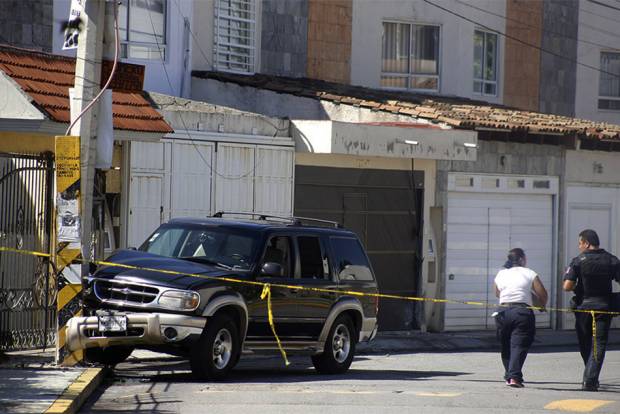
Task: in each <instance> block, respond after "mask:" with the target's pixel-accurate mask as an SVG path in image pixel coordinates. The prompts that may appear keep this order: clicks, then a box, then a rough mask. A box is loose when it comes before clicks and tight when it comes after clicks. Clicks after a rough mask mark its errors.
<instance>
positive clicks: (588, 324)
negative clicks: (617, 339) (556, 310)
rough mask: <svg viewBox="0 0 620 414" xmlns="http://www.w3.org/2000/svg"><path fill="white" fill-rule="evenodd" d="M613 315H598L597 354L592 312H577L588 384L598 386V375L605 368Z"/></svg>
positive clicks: (585, 380) (577, 326) (580, 349)
mask: <svg viewBox="0 0 620 414" xmlns="http://www.w3.org/2000/svg"><path fill="white" fill-rule="evenodd" d="M610 325H611V315H599V314H597V315H596V355H595V354H594V349H593V346H592V343H593V341H592V315H591V314H590V313H583V312H576V313H575V329H576V330H577V338H578V339H579V351H580V352H581V358H582V359H583V364H584V365H585V369H584V370H583V382H584V383H586V384H587V385H595V386H598V376H599V374H600V373H601V368H603V361H604V360H605V350H606V349H607V338H609V327H610Z"/></svg>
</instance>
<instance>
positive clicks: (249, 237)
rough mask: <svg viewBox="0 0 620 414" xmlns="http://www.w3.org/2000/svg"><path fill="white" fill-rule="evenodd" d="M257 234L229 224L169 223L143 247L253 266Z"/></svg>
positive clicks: (200, 259)
mask: <svg viewBox="0 0 620 414" xmlns="http://www.w3.org/2000/svg"><path fill="white" fill-rule="evenodd" d="M257 245H258V236H257V235H256V234H254V233H252V232H250V231H247V230H246V231H243V232H241V231H235V230H234V229H230V228H222V227H215V226H198V225H182V224H166V225H163V226H161V227H160V228H158V229H157V230H156V231H155V233H153V234H152V235H151V237H150V238H149V239H148V240H147V241H145V242H144V243H143V244H142V246H140V249H139V250H141V251H144V252H148V253H153V254H157V255H160V256H168V257H176V258H179V259H186V260H192V261H196V262H203V263H208V264H214V265H219V266H221V267H226V268H231V269H235V270H250V268H251V267H252V262H253V259H254V257H255V253H256V248H257Z"/></svg>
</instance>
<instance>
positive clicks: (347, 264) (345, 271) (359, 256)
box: [329, 237, 374, 281]
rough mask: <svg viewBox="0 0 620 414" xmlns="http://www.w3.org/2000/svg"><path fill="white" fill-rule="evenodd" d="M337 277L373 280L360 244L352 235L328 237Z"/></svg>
mask: <svg viewBox="0 0 620 414" xmlns="http://www.w3.org/2000/svg"><path fill="white" fill-rule="evenodd" d="M329 239H330V242H331V245H332V250H333V252H334V256H335V259H334V260H335V262H336V263H335V267H336V273H337V274H338V279H339V280H341V281H345V280H362V281H371V280H374V278H373V276H372V271H371V270H370V264H369V263H368V259H367V258H366V254H364V250H363V249H362V245H361V244H360V242H359V241H358V240H357V239H355V238H353V237H330V238H329Z"/></svg>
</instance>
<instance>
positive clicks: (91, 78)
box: [55, 0, 106, 366]
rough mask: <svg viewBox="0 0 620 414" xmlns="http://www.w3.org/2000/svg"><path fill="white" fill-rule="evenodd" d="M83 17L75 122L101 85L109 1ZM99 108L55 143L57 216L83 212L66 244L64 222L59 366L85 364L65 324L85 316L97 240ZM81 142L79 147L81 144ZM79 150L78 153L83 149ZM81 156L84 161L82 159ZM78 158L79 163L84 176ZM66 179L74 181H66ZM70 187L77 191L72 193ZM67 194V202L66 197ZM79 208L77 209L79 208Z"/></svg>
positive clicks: (90, 6)
mask: <svg viewBox="0 0 620 414" xmlns="http://www.w3.org/2000/svg"><path fill="white" fill-rule="evenodd" d="M82 4H83V12H82V14H81V15H80V18H81V20H82V24H83V26H82V28H81V32H80V34H79V40H78V49H77V59H76V64H75V84H74V90H73V102H71V104H72V105H71V106H72V111H71V121H72V122H73V121H75V119H76V118H77V116H78V115H79V114H80V113H81V112H82V111H83V110H84V108H86V107H87V106H88V104H89V103H91V102H92V100H93V99H94V98H95V97H96V96H97V94H98V93H99V91H100V84H101V59H102V53H103V34H104V25H105V10H106V1H105V0H83V2H82ZM98 107H99V105H98V103H95V104H94V105H93V106H92V108H90V109H89V110H88V111H87V112H85V113H84V114H83V115H82V116H81V117H80V118H79V120H77V122H75V124H74V125H73V127H72V128H71V131H70V134H71V136H69V137H57V138H56V167H57V168H56V170H57V178H56V181H57V185H58V184H62V188H60V187H59V188H58V191H59V193H58V194H57V214H62V213H63V212H62V211H61V207H60V205H61V204H65V205H67V206H70V205H72V204H71V203H73V204H77V206H79V224H80V232H79V234H75V235H73V234H72V235H71V237H70V238H69V239H67V240H68V241H65V242H63V239H62V236H63V234H62V233H63V231H62V230H64V229H63V226H64V225H67V227H69V224H72V223H65V222H64V218H63V217H60V221H59V223H60V224H58V232H57V234H58V235H57V243H58V245H57V247H56V249H55V252H56V255H55V259H56V263H57V268H58V269H59V276H58V307H57V309H58V335H57V353H56V362H57V363H58V364H60V365H64V366H71V365H75V364H76V363H79V362H80V361H81V360H82V359H83V354H82V352H81V351H77V352H73V353H72V352H69V351H68V349H67V348H66V346H65V345H66V343H65V342H66V335H65V330H66V323H67V321H68V320H69V318H71V317H72V316H76V315H79V314H81V312H82V311H81V305H80V299H81V296H82V278H83V277H84V276H88V271H89V265H88V260H89V259H90V247H91V237H92V228H91V223H92V211H93V192H94V183H95V162H96V148H97V146H96V141H95V140H96V133H97V112H98ZM78 139H79V143H78V142H77V140H78ZM78 148H79V149H78ZM78 153H79V156H78ZM77 158H79V173H78V171H77V170H78V165H77ZM67 177H70V178H69V179H67ZM71 182H73V186H74V187H78V185H77V183H78V182H79V193H77V192H76V190H77V189H78V188H71V184H70V183H71ZM63 191H64V197H65V198H64V199H63V193H62V192H63ZM77 206H76V207H77Z"/></svg>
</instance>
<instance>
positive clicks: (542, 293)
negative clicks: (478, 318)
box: [495, 248, 547, 388]
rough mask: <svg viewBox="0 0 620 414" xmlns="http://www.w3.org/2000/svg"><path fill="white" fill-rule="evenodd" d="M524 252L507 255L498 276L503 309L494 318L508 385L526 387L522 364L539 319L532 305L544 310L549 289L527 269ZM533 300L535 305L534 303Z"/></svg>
mask: <svg viewBox="0 0 620 414" xmlns="http://www.w3.org/2000/svg"><path fill="white" fill-rule="evenodd" d="M526 264H527V259H526V257H525V252H524V251H523V249H519V248H516V249H512V250H511V251H510V252H508V261H507V262H506V264H505V265H504V267H505V269H502V270H500V271H499V272H498V273H497V276H495V295H496V296H497V297H498V298H499V303H500V308H499V309H498V312H497V315H496V316H495V323H496V325H497V329H498V333H499V340H500V343H501V350H502V363H503V364H504V368H505V372H504V380H506V385H508V386H511V387H515V388H523V372H522V371H521V369H522V368H523V363H524V362H525V358H526V357H527V353H528V351H529V349H530V346H531V345H532V342H534V335H535V333H536V319H535V317H534V312H533V311H532V309H531V307H532V306H537V307H541V308H544V307H545V305H546V304H547V290H546V289H545V287H544V286H543V284H542V282H541V281H540V278H539V277H538V275H537V274H536V272H534V271H533V270H532V269H529V268H527V267H525V266H526ZM533 300H534V302H533Z"/></svg>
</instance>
